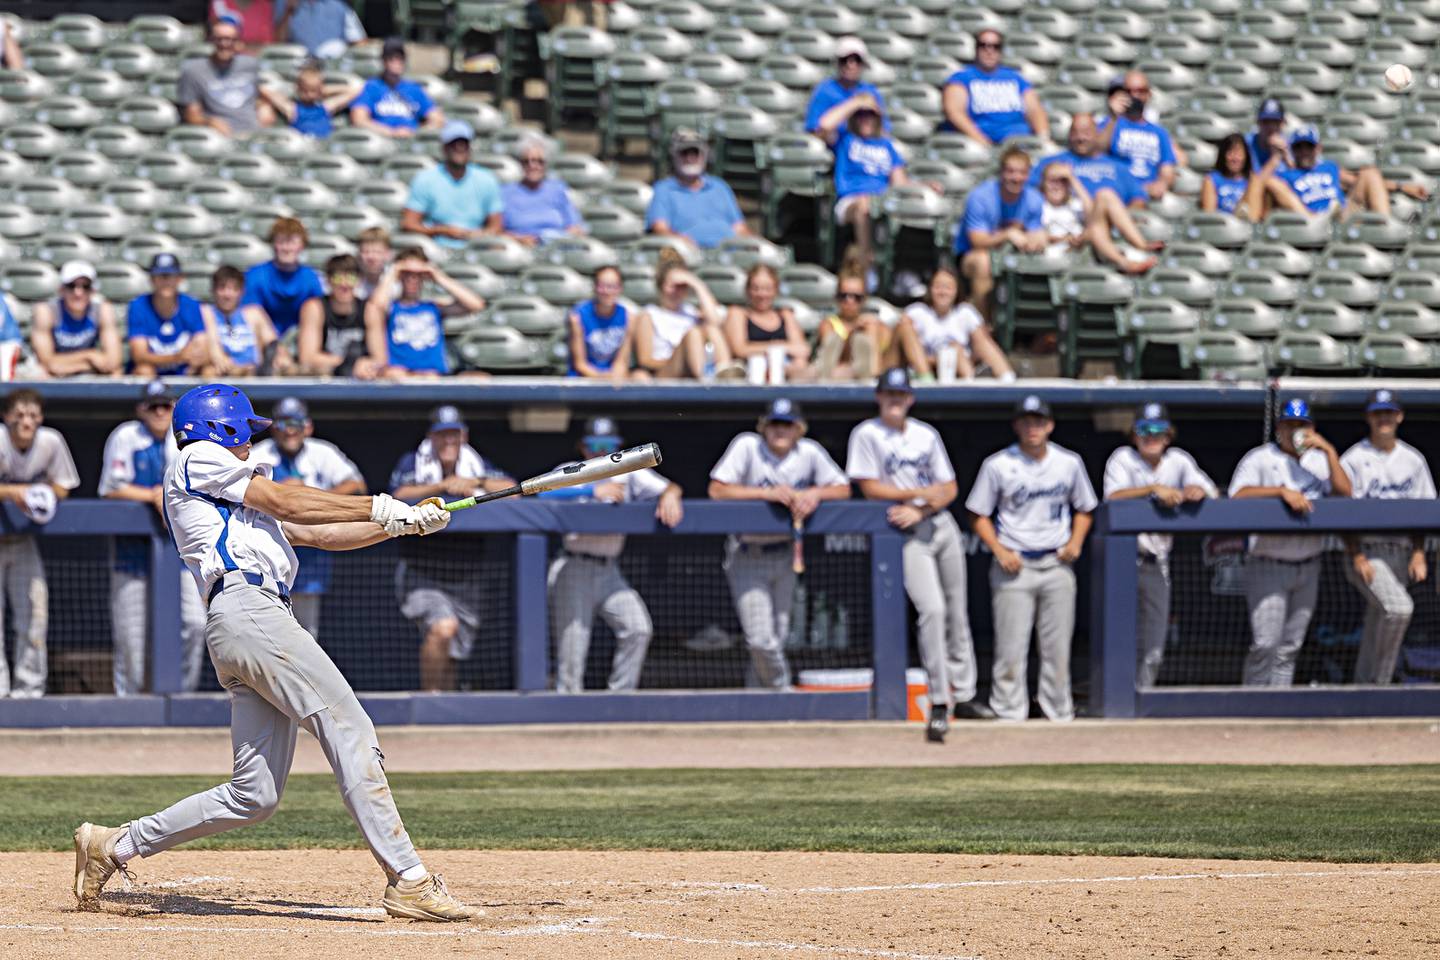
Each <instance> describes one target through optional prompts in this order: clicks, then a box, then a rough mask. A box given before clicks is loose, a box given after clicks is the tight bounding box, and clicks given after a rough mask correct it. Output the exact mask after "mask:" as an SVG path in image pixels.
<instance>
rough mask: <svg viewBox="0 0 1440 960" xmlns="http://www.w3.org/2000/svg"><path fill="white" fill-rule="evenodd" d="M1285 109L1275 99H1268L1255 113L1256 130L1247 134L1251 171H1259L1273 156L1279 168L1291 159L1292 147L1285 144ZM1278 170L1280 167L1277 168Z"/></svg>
mask: <svg viewBox="0 0 1440 960" xmlns="http://www.w3.org/2000/svg"><path fill="white" fill-rule="evenodd" d="M1284 128H1285V107H1284V105H1283V104H1281V102H1280V101H1279V100H1276V99H1275V98H1274V97H1266V98H1265V99H1264V100H1262V101H1261V102H1260V109H1259V110H1257V111H1256V112H1255V129H1254V130H1251V131H1250V132H1249V133H1247V134H1245V148H1246V150H1248V151H1249V153H1250V169H1251V170H1254V171H1257V172H1258V171H1259V170H1260V169H1262V168H1263V167H1264V166H1265V165H1266V164H1267V163H1269V162H1270V157H1271V154H1274V155H1275V156H1276V158H1277V163H1278V165H1279V166H1283V165H1284V164H1285V163H1286V161H1287V160H1288V159H1289V154H1290V146H1289V144H1287V143H1286V142H1285V132H1284ZM1277 169H1278V167H1277Z"/></svg>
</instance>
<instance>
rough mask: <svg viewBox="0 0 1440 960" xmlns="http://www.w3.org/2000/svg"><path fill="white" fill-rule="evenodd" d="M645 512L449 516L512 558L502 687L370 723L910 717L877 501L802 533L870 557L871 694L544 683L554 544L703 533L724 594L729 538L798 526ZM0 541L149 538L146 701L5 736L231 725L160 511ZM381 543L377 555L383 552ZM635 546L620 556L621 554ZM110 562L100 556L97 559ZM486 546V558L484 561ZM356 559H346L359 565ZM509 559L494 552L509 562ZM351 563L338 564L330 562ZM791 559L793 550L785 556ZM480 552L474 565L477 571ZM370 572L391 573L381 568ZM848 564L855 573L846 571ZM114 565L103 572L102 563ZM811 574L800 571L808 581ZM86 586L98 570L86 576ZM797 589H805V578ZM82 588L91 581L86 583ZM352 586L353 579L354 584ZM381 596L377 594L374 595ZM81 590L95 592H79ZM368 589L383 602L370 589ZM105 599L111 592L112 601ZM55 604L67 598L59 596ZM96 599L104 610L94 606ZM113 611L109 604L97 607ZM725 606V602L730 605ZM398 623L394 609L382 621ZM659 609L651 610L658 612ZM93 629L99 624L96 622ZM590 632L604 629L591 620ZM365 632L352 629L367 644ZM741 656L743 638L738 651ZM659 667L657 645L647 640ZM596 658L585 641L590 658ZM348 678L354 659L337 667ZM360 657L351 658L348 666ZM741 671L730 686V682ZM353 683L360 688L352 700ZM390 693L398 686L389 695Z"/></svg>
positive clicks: (828, 515) (408, 703)
mask: <svg viewBox="0 0 1440 960" xmlns="http://www.w3.org/2000/svg"><path fill="white" fill-rule="evenodd" d="M654 511H655V507H654V504H653V503H651V504H643V503H641V504H623V505H598V504H593V503H588V504H576V503H564V502H546V501H544V500H531V499H527V500H523V501H522V500H515V501H507V502H499V503H492V504H487V505H485V506H483V507H479V508H476V509H473V510H467V511H463V512H460V513H457V514H455V517H454V519H453V521H452V523H451V524H450V527H449V528H448V529H447V531H446V532H445V533H442V534H439V535H438V537H450V536H471V537H473V536H474V535H477V534H480V535H489V536H487V537H486V538H485V540H486V541H487V542H488V543H489V544H490V545H491V547H493V546H495V545H499V547H500V549H501V550H502V551H507V552H508V557H506V559H507V560H508V562H505V563H499V564H497V563H495V561H494V558H493V557H492V558H490V559H489V560H487V561H485V563H486V565H485V567H484V570H485V575H486V576H492V577H505V576H508V578H509V581H510V582H509V583H508V584H501V585H499V589H495V590H493V591H492V593H493V595H495V596H498V597H500V598H501V599H500V603H501V604H502V605H503V606H505V607H508V610H506V611H504V617H506V618H508V619H503V620H502V621H501V622H500V623H499V628H498V630H492V634H498V635H499V636H501V637H503V638H504V640H503V642H506V643H508V644H509V650H508V651H501V652H500V655H501V656H503V657H504V659H505V661H506V662H505V664H504V671H505V672H503V673H502V674H500V676H502V677H503V678H504V682H505V684H506V686H507V689H503V690H482V691H472V692H455V693H417V692H365V691H363V690H362V691H361V692H360V693H359V696H360V699H361V701H362V702H363V703H364V704H365V706H366V708H367V710H368V711H369V713H370V715H371V716H372V717H373V718H374V720H375V721H376V722H377V723H379V724H392V725H393V724H435V723H540V722H594V721H637V720H654V721H687V720H688V721H718V720H855V719H886V720H895V719H903V718H904V717H905V715H906V709H907V703H906V684H905V669H906V664H907V655H908V653H907V634H906V620H905V617H906V607H905V593H904V584H903V580H902V563H901V536H900V535H899V534H898V533H897V531H896V530H895V529H894V528H893V527H891V526H890V525H889V524H888V523H887V522H886V520H885V507H884V505H881V504H875V503H867V502H863V501H858V500H857V501H852V502H843V503H827V504H824V505H822V506H821V508H820V509H819V510H818V511H817V512H816V513H815V514H814V515H813V516H812V517H811V518H810V519H809V521H808V522H807V524H806V529H805V534H806V549H807V558H809V559H807V563H809V562H812V561H813V560H820V561H821V563H822V564H823V563H824V555H825V554H827V553H829V552H830V547H831V544H832V542H833V543H835V544H836V545H837V547H838V548H840V549H844V548H846V547H847V545H850V546H853V545H854V544H855V542H856V541H857V540H858V541H859V542H860V543H861V544H863V545H864V547H865V549H866V550H867V552H868V559H867V560H866V562H865V563H864V566H865V567H866V568H867V571H868V573H867V574H865V575H862V576H861V577H860V579H859V580H857V579H856V578H854V577H850V578H847V579H845V580H844V581H843V584H844V585H845V588H846V589H847V590H850V591H852V592H856V591H858V592H860V593H862V594H865V595H863V596H859V597H850V598H848V599H849V600H850V601H851V603H852V605H853V606H855V607H856V608H857V609H859V608H861V607H863V609H864V613H865V617H864V619H865V620H867V621H868V631H867V636H865V637H863V638H857V641H856V642H857V644H860V645H862V646H865V647H868V650H864V651H862V653H863V654H864V655H865V656H864V659H865V661H866V665H867V666H869V667H870V668H872V669H873V677H874V679H873V683H872V685H871V687H870V689H868V690H867V689H849V690H838V691H827V692H810V691H800V690H787V691H784V692H770V691H758V690H746V689H743V688H739V683H738V682H736V683H733V684H731V685H730V687H729V688H727V689H698V690H697V689H683V690H678V689H644V688H642V689H641V690H639V691H637V692H634V693H608V692H605V691H604V689H603V687H602V688H601V689H600V690H599V691H594V692H592V691H590V690H587V692H585V693H582V694H569V695H566V694H559V693H556V692H554V691H553V689H550V688H551V673H552V664H551V655H552V654H551V651H552V649H553V645H552V640H551V636H550V623H549V610H548V605H547V593H546V591H547V585H546V577H547V569H548V566H549V563H550V561H551V559H552V557H553V556H554V552H555V548H556V546H557V543H558V537H559V535H563V534H566V533H595V534H615V533H619V534H627V535H630V536H631V537H632V538H633V539H632V541H631V543H632V544H634V543H636V542H638V541H646V540H649V541H652V542H654V543H666V544H670V543H682V542H685V541H689V540H695V541H699V540H701V539H702V538H708V540H709V542H710V545H711V546H714V547H717V549H715V550H712V551H711V554H713V563H709V564H708V565H706V566H704V567H703V574H704V577H705V580H704V582H703V583H697V584H694V585H693V586H695V587H696V588H697V589H701V588H703V589H705V590H708V591H710V592H711V594H712V597H711V599H712V601H714V600H715V599H716V597H715V596H713V594H714V593H715V592H716V591H723V592H725V595H726V597H727V598H728V586H727V585H726V582H725V577H724V573H723V572H722V570H721V568H720V564H719V559H720V557H719V552H718V544H719V542H720V541H721V539H722V538H723V537H724V536H725V535H728V534H732V533H757V534H765V533H768V534H785V535H788V534H789V533H790V531H791V526H790V520H789V514H788V513H782V512H781V511H780V510H778V509H775V508H773V507H772V506H771V505H769V504H764V503H717V502H714V501H707V500H699V501H686V502H685V514H684V519H683V521H682V522H681V523H680V524H679V526H678V527H676V528H675V530H674V531H669V530H667V529H666V528H664V527H662V526H661V525H660V524H659V523H658V521H657V520H656V519H655V516H654ZM0 534H35V535H37V536H39V537H40V538H42V541H45V542H44V543H42V546H50V544H49V543H48V541H50V539H51V538H88V539H89V541H91V542H95V543H103V542H104V539H105V538H106V537H146V538H148V541H149V561H150V570H151V576H150V582H149V599H150V604H151V610H152V615H151V618H150V624H149V631H150V653H149V656H150V662H149V666H150V670H149V676H150V681H149V688H150V690H151V691H152V692H151V693H149V694H146V695H141V696H133V697H115V696H111V695H105V694H87V695H53V694H52V695H49V696H46V697H42V698H39V699H34V700H20V699H8V700H0V727H54V726H155V725H177V726H207V725H220V724H225V723H228V722H229V702H228V698H227V697H226V695H225V694H224V693H223V692H208V693H192V694H186V693H179V692H177V691H179V690H180V688H181V677H180V648H181V639H180V629H179V624H180V603H179V599H178V594H177V593H176V585H177V584H178V583H179V577H180V561H179V558H178V556H177V555H176V553H175V549H174V547H173V545H172V544H171V542H170V539H169V536H168V534H167V533H166V532H165V531H164V529H163V528H162V527H161V525H160V522H159V519H158V517H157V516H156V514H155V511H154V510H153V509H151V508H150V507H148V506H146V505H142V504H138V503H124V502H114V501H100V500H71V501H67V502H64V503H62V504H61V505H60V507H59V509H58V511H57V513H56V516H55V517H54V519H53V520H52V521H51V522H50V523H49V524H47V525H45V526H36V525H34V524H32V523H31V522H30V521H29V520H28V519H27V518H26V517H24V516H23V514H21V513H20V512H19V511H18V510H17V509H16V508H14V507H13V506H10V505H6V506H5V507H4V508H3V510H0ZM385 549H386V546H385V545H381V546H379V547H376V548H372V550H373V551H383V550H385ZM629 549H630V546H629V545H627V550H629ZM86 552H87V553H90V552H94V553H98V554H102V555H103V554H104V553H105V551H103V550H101V551H91V550H89V549H88V548H87V550H86ZM493 552H494V550H493V549H487V550H486V553H490V554H493ZM364 553H365V551H360V552H357V554H355V555H353V556H359V555H360V554H364ZM502 555H503V554H502ZM337 556H345V555H343V554H342V555H337ZM787 556H788V552H787ZM86 562H87V563H88V564H89V566H90V567H94V568H95V569H100V564H101V563H102V560H101V559H100V557H89V558H87V561H86ZM479 562H480V561H479V559H478V557H477V564H478V563H479ZM377 563H378V564H382V565H385V566H387V567H390V566H393V564H391V563H387V562H386V561H385V560H384V559H381V560H379V561H377ZM852 566H853V564H852ZM47 567H48V568H49V570H50V574H51V579H52V623H51V628H52V639H51V646H52V656H51V660H52V680H53V677H54V666H53V665H54V661H55V656H54V646H55V638H54V637H53V631H54V629H55V617H54V615H53V607H54V605H55V603H56V600H57V597H56V596H55V594H54V590H53V582H54V580H55V577H56V574H57V573H58V572H62V571H58V570H57V569H56V565H55V562H54V560H53V558H47ZM107 569H108V568H107ZM807 575H809V574H807ZM88 576H89V577H90V579H91V580H93V579H95V578H96V577H97V574H96V573H95V572H93V571H92V572H91V573H89V574H88ZM802 579H803V578H802ZM87 583H88V581H87ZM349 586H350V587H352V588H353V584H352V585H349ZM377 586H378V585H377ZM87 589H88V590H89V592H90V593H92V594H94V593H96V592H97V591H96V590H95V589H94V587H93V586H89V587H87ZM389 589H390V588H389V586H388V584H385V592H386V593H387V595H385V596H376V597H375V598H374V599H373V601H372V602H373V603H374V604H375V606H374V607H372V608H371V609H375V610H378V609H379V608H381V607H386V608H390V607H393V606H394V603H393V601H392V600H391V598H390V597H389V596H388V591H389ZM372 592H375V593H377V594H378V593H380V592H381V591H380V590H378V589H376V588H372ZM106 596H107V597H108V595H106ZM62 602H63V601H62ZM95 602H100V601H98V600H97V601H95ZM106 602H108V600H107V601H106ZM727 602H728V600H727ZM387 612H388V614H389V615H390V616H392V617H393V616H396V614H395V613H394V612H393V610H387ZM652 614H653V611H652ZM92 619H96V618H92ZM328 622H329V620H322V625H321V642H322V643H325V637H326V631H327V623H328ZM596 623H597V627H598V624H599V619H598V618H597V621H596ZM403 629H404V630H405V631H406V634H405V635H406V637H407V638H409V639H407V640H406V643H407V644H408V645H409V647H410V648H411V649H415V650H418V637H417V636H416V634H415V633H414V630H413V627H411V626H410V625H409V624H408V623H406V624H404V625H403ZM86 632H87V633H98V634H100V635H98V636H95V637H92V638H89V642H90V644H91V646H92V647H101V648H105V647H108V644H109V637H108V636H107V635H104V634H103V630H101V629H100V628H98V627H95V628H87V629H86ZM363 637H364V633H363V631H362V632H361V639H363ZM743 651H744V645H743V642H741V643H739V650H738V651H736V652H735V653H733V654H732V662H733V658H734V657H738V656H739V655H740V654H741V653H743ZM651 653H652V656H653V655H654V654H655V646H654V645H653V644H652V648H651ZM596 657H597V650H596V646H595V645H593V644H592V649H591V654H590V659H591V662H592V664H593V662H594V661H595V659H596ZM336 659H337V663H339V664H340V665H341V668H342V670H347V675H349V670H348V669H347V661H346V660H345V659H342V658H341V657H340V656H337V658H336ZM350 659H351V661H352V662H353V660H354V659H355V658H354V656H353V653H352V654H351V655H350ZM739 676H740V675H739V673H738V672H736V674H735V677H736V679H737V681H738V679H739ZM359 687H360V685H359V684H357V689H359ZM391 689H394V688H393V687H392V688H391Z"/></svg>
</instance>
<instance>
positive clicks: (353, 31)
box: [275, 0, 365, 60]
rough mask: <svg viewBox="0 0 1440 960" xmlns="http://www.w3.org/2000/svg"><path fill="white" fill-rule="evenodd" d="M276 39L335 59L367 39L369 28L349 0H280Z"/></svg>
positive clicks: (276, 12) (276, 10) (277, 1)
mask: <svg viewBox="0 0 1440 960" xmlns="http://www.w3.org/2000/svg"><path fill="white" fill-rule="evenodd" d="M275 39H276V40H278V41H280V42H281V43H298V44H300V45H301V46H302V47H304V48H305V49H306V50H309V51H310V55H311V56H313V57H319V58H321V59H322V60H335V59H337V58H339V57H341V56H344V54H345V51H346V50H348V49H349V48H350V47H352V46H354V45H355V44H357V43H359V42H360V41H362V40H364V39H365V28H364V27H363V26H361V25H360V18H359V17H358V16H356V15H355V8H354V7H352V6H350V4H349V3H346V2H345V0H276V3H275Z"/></svg>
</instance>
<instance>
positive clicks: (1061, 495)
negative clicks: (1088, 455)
mask: <svg viewBox="0 0 1440 960" xmlns="http://www.w3.org/2000/svg"><path fill="white" fill-rule="evenodd" d="M1096 504H1097V501H1096V500H1095V488H1094V487H1092V486H1091V485H1090V478H1089V477H1088V476H1087V475H1086V474H1085V463H1084V461H1083V460H1081V459H1080V457H1079V455H1078V454H1076V453H1074V452H1072V451H1070V450H1066V449H1065V448H1064V447H1062V446H1060V445H1059V444H1058V443H1051V444H1048V445H1047V446H1046V453H1045V456H1044V457H1042V458H1040V459H1039V460H1032V459H1030V458H1029V457H1027V456H1026V455H1025V454H1024V453H1022V452H1021V450H1020V444H1018V443H1012V444H1011V445H1010V446H1008V447H1006V448H1005V449H1004V450H1001V451H1000V452H998V453H992V454H991V455H990V456H988V457H986V458H985V462H984V463H982V464H980V474H979V476H977V477H976V478H975V486H974V488H973V489H971V491H970V496H968V497H966V498H965V509H966V510H969V511H970V512H971V513H973V514H975V515H976V516H977V517H992V516H993V518H994V521H995V532H996V534H997V535H998V536H999V538H1000V543H1001V544H1002V545H1004V546H1006V547H1009V548H1010V549H1011V550H1017V551H1020V552H1021V553H1042V552H1049V551H1054V550H1059V549H1060V548H1061V547H1063V546H1065V544H1066V543H1067V542H1069V540H1070V530H1071V527H1070V517H1071V514H1072V512H1074V513H1089V512H1090V511H1092V510H1094V509H1095V507H1096Z"/></svg>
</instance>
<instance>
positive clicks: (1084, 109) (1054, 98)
mask: <svg viewBox="0 0 1440 960" xmlns="http://www.w3.org/2000/svg"><path fill="white" fill-rule="evenodd" d="M932 89H933V88H932ZM935 94H936V97H935V99H936V101H937V102H938V101H939V100H940V93H939V91H938V90H936V91H935ZM1036 95H1037V96H1039V97H1040V103H1041V104H1043V105H1044V107H1045V110H1046V112H1047V113H1049V114H1051V115H1052V117H1053V115H1054V114H1055V112H1056V111H1063V112H1064V113H1068V114H1076V113H1094V112H1096V111H1099V110H1104V109H1105V98H1104V97H1103V96H1101V95H1100V94H1098V93H1095V92H1094V91H1091V90H1086V89H1085V88H1084V87H1076V86H1066V85H1064V84H1057V85H1055V86H1049V87H1040V88H1039V89H1038V90H1036ZM937 105H938V103H937ZM937 115H941V114H940V112H939V111H937Z"/></svg>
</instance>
